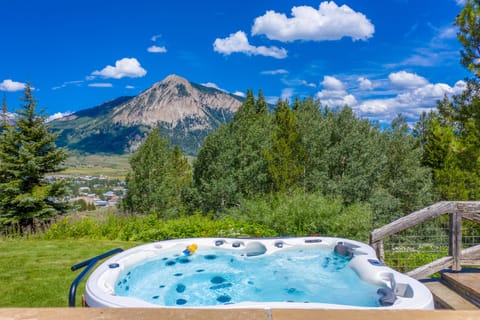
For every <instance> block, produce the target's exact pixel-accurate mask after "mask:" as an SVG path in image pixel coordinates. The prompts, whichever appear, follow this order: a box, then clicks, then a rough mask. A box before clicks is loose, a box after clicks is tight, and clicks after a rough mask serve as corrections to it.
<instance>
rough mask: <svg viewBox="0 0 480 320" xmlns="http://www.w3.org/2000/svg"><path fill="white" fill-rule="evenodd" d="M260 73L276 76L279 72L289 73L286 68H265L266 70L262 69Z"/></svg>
mask: <svg viewBox="0 0 480 320" xmlns="http://www.w3.org/2000/svg"><path fill="white" fill-rule="evenodd" d="M260 73H261V74H264V75H270V76H274V75H277V74H288V71H287V70H285V69H276V70H265V71H262V72H260Z"/></svg>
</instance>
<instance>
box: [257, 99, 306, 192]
mask: <svg viewBox="0 0 480 320" xmlns="http://www.w3.org/2000/svg"><path fill="white" fill-rule="evenodd" d="M274 130H275V131H274V134H273V137H272V145H271V149H270V150H268V151H266V152H265V157H266V159H267V161H268V172H269V173H270V175H271V178H272V183H273V190H274V191H281V192H283V191H289V190H292V189H295V188H298V187H300V186H302V179H303V178H304V176H305V165H304V159H305V151H304V150H303V146H302V144H301V138H300V135H299V134H298V125H297V119H296V117H295V113H294V111H293V110H291V109H290V106H289V104H288V101H279V102H278V104H277V106H276V109H275V129H274Z"/></svg>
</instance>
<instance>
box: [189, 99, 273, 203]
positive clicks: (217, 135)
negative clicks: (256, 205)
mask: <svg viewBox="0 0 480 320" xmlns="http://www.w3.org/2000/svg"><path fill="white" fill-rule="evenodd" d="M265 104H266V103H265V101H264V100H263V98H262V97H261V96H260V97H259V99H258V100H257V102H256V101H255V98H254V96H253V93H252V92H251V91H248V92H247V97H246V99H245V101H244V103H243V104H242V106H241V107H240V109H239V110H238V111H237V113H236V114H235V117H234V119H233V120H232V121H231V122H230V123H229V124H228V125H224V126H222V127H220V128H219V129H218V130H217V131H216V132H214V133H212V134H210V135H209V136H208V137H207V139H206V140H205V141H204V143H203V145H202V148H201V149H200V151H199V153H198V157H197V159H196V161H195V162H194V165H193V189H192V190H194V192H193V193H194V195H193V196H192V197H191V198H193V199H195V200H194V202H193V207H198V208H201V209H202V210H203V211H204V212H208V211H210V210H213V211H221V210H223V209H224V208H227V207H231V206H235V205H238V204H239V203H240V200H241V199H242V198H244V197H253V196H255V195H257V194H263V193H265V192H267V191H268V190H269V187H270V184H269V180H270V179H269V175H268V172H267V169H266V168H267V161H266V160H265V158H264V155H263V151H264V150H266V149H268V148H269V144H270V142H271V139H270V135H271V120H270V118H269V115H268V114H267V113H266V112H265Z"/></svg>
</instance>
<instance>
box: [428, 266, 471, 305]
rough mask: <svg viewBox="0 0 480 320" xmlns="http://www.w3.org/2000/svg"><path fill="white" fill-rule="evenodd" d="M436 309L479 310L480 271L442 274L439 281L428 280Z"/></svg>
mask: <svg viewBox="0 0 480 320" xmlns="http://www.w3.org/2000/svg"><path fill="white" fill-rule="evenodd" d="M424 284H425V285H426V286H427V287H428V288H429V289H430V291H431V292H432V294H433V296H434V298H435V305H436V308H439V309H454V310H478V309H479V307H480V269H466V270H463V271H461V272H451V271H448V272H442V273H441V277H440V278H438V279H432V280H426V281H424Z"/></svg>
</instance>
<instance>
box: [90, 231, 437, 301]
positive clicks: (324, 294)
mask: <svg viewBox="0 0 480 320" xmlns="http://www.w3.org/2000/svg"><path fill="white" fill-rule="evenodd" d="M85 299H86V303H87V305H88V306H90V307H160V308H180V307H188V308H305V309H321V308H324V309H326V308H335V309H346V308H378V309H434V304H433V297H432V294H431V293H430V291H429V290H428V289H427V288H426V287H425V286H424V285H423V284H422V283H420V282H418V281H417V280H415V279H413V278H410V277H408V276H406V275H404V274H402V273H399V272H397V271H395V270H393V269H391V268H389V267H387V266H385V265H383V264H382V263H381V262H380V261H379V260H378V259H377V257H376V256H375V252H374V250H373V249H372V248H371V247H370V246H368V245H366V244H364V243H361V242H357V241H353V240H346V239H340V238H329V237H300V238H274V239H230V238H198V239H181V240H168V241H160V242H155V243H150V244H146V245H142V246H138V247H135V248H132V249H129V250H126V251H124V252H122V253H120V254H117V255H116V256H114V257H112V258H110V259H108V260H107V261H105V262H104V263H102V264H101V265H100V266H99V267H98V268H97V269H96V270H94V272H93V273H92V274H91V275H90V277H89V278H88V280H87V284H86V291H85Z"/></svg>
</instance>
